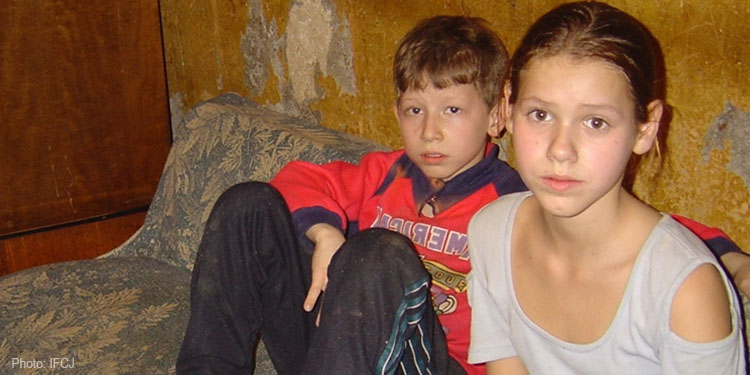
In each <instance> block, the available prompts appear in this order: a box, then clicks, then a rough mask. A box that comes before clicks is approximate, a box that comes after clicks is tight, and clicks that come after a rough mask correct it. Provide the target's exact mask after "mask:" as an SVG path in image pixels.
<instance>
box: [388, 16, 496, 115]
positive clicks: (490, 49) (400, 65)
mask: <svg viewBox="0 0 750 375" xmlns="http://www.w3.org/2000/svg"><path fill="white" fill-rule="evenodd" d="M507 65H508V52H507V50H506V48H505V45H504V44H503V42H502V41H501V40H500V38H499V37H498V36H497V34H496V33H495V32H494V31H492V30H491V29H490V28H489V27H488V26H487V21H485V20H484V19H482V18H479V17H464V16H436V17H432V18H428V19H425V20H422V21H420V22H419V24H417V26H416V27H414V28H413V29H412V30H411V31H409V32H408V33H407V34H406V35H405V36H404V38H403V39H402V40H401V42H400V43H399V46H398V49H397V50H396V57H395V59H394V62H393V81H394V84H395V86H396V93H397V97H398V98H400V97H401V94H403V93H404V92H405V91H407V90H409V89H417V90H422V89H424V88H425V87H426V86H427V85H428V84H429V83H432V85H434V86H435V87H436V88H439V89H442V88H445V87H448V86H451V85H456V84H473V85H474V86H475V87H476V88H477V91H479V93H480V94H481V95H482V98H483V99H484V101H485V103H487V105H488V106H489V107H490V108H492V107H494V106H495V105H496V104H497V103H498V101H499V99H500V90H501V85H502V81H503V77H504V75H505V70H506V67H507Z"/></svg>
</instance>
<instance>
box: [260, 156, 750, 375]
mask: <svg viewBox="0 0 750 375" xmlns="http://www.w3.org/2000/svg"><path fill="white" fill-rule="evenodd" d="M497 154H498V148H497V146H493V147H488V153H487V155H486V156H485V158H484V159H483V160H482V161H480V162H479V163H477V164H476V165H474V166H473V167H471V168H470V169H468V170H466V171H464V172H463V173H461V174H459V175H458V176H456V177H454V178H453V179H451V180H450V181H448V182H445V183H441V182H433V181H430V179H428V178H427V177H426V176H425V175H424V173H422V171H421V170H420V169H419V168H418V167H417V166H416V165H415V164H414V163H413V162H412V161H411V160H410V159H409V158H408V157H407V155H406V154H405V152H404V151H403V150H400V151H393V152H373V153H370V154H367V155H365V156H364V157H363V158H362V160H361V162H360V163H359V164H350V163H345V162H332V163H328V164H323V165H316V164H312V163H307V162H301V161H295V162H291V163H289V164H288V165H287V166H285V167H284V168H283V169H282V170H281V171H279V173H278V174H277V175H276V176H275V177H274V178H273V179H272V180H271V184H272V185H273V186H274V187H276V188H277V189H278V190H279V191H280V192H281V194H282V195H283V196H284V199H285V200H286V202H287V204H288V206H289V209H290V211H291V213H292V219H293V221H294V223H295V226H296V229H297V231H298V232H297V233H299V235H300V237H301V238H302V240H307V239H306V237H304V234H305V233H306V232H307V230H308V229H309V228H310V227H311V226H312V225H314V224H316V223H327V224H330V225H332V226H334V227H337V228H340V229H341V231H342V232H343V233H345V234H347V236H349V235H351V234H353V233H356V232H357V231H359V230H363V229H366V228H370V227H381V228H387V229H390V230H393V231H396V232H399V233H402V234H403V235H405V236H406V237H408V238H410V239H411V240H412V242H413V243H414V245H415V247H416V250H417V252H418V253H419V256H420V257H421V258H422V261H423V262H424V265H425V267H426V268H427V270H428V271H429V272H430V274H431V275H432V288H431V291H432V295H433V302H434V306H435V309H436V311H437V313H438V316H439V319H440V323H441V324H442V326H443V329H444V330H445V332H446V339H447V343H448V351H449V353H450V354H451V356H453V358H455V359H456V360H457V361H458V362H459V363H460V364H461V365H462V366H463V368H464V369H465V370H466V371H467V372H468V373H469V374H471V375H477V374H484V372H485V371H484V366H481V365H480V366H477V365H471V364H469V363H467V362H466V360H467V357H468V349H469V332H470V326H471V311H470V308H469V304H468V301H467V295H466V276H467V275H468V273H469V270H470V268H471V266H470V264H469V252H468V245H467V241H466V227H467V225H468V223H469V219H471V217H472V216H473V215H474V213H476V212H477V211H478V210H479V209H480V208H481V207H483V206H484V205H486V204H487V203H489V202H492V201H493V200H495V199H496V198H498V197H500V196H502V195H504V194H509V193H513V192H518V191H525V190H527V188H526V186H525V185H524V183H523V181H522V180H521V178H520V176H519V175H518V173H517V172H516V171H515V170H514V169H513V168H511V167H510V166H509V165H508V164H506V163H505V162H504V161H502V160H499V159H498V158H497ZM677 219H678V220H679V221H680V222H682V223H683V225H686V226H687V227H689V228H691V229H692V230H693V231H694V232H695V233H696V234H698V235H699V236H700V237H701V238H702V239H703V240H704V241H705V242H706V243H707V244H708V245H709V247H711V249H712V251H714V253H715V254H717V256H720V255H722V254H724V253H726V252H729V251H740V250H739V248H738V247H737V246H736V245H735V244H734V243H733V242H732V241H731V240H730V239H729V238H728V237H727V236H726V235H725V234H724V233H723V232H721V231H719V230H717V229H713V228H707V227H705V226H703V225H701V224H699V223H697V222H695V221H692V220H689V219H686V218H682V217H677Z"/></svg>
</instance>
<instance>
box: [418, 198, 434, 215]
mask: <svg viewBox="0 0 750 375" xmlns="http://www.w3.org/2000/svg"><path fill="white" fill-rule="evenodd" d="M435 201H437V194H432V195H430V196H429V197H428V198H427V199H425V201H424V204H422V209H420V210H419V214H420V215H422V216H424V217H429V218H433V217H435V206H433V204H434V203H435Z"/></svg>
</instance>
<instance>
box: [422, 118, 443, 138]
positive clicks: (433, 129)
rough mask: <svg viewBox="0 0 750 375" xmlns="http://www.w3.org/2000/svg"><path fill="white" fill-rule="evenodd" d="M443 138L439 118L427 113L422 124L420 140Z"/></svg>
mask: <svg viewBox="0 0 750 375" xmlns="http://www.w3.org/2000/svg"><path fill="white" fill-rule="evenodd" d="M442 138H443V134H442V130H441V128H440V120H439V119H438V118H437V116H434V115H430V114H427V115H426V116H425V118H424V123H423V124H422V140H424V141H436V140H440V139H442Z"/></svg>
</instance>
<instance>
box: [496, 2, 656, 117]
mask: <svg viewBox="0 0 750 375" xmlns="http://www.w3.org/2000/svg"><path fill="white" fill-rule="evenodd" d="M561 54H564V55H568V56H571V57H573V58H582V59H597V60H600V61H604V62H605V63H608V64H611V65H612V66H614V67H616V68H618V69H619V70H620V71H622V73H623V74H624V75H625V76H626V77H627V79H628V81H629V83H630V88H631V95H632V98H633V101H634V102H635V107H636V108H635V110H636V119H637V120H638V121H640V122H645V121H646V116H647V113H648V111H647V106H648V104H649V103H650V102H652V101H653V100H656V99H661V100H664V99H665V97H666V79H665V72H664V60H663V56H662V53H661V49H660V47H659V43H658V42H657V41H656V38H654V37H653V35H651V33H650V32H649V30H648V29H647V28H646V26H644V25H643V24H642V23H641V22H640V21H638V20H637V19H635V18H634V17H633V16H631V15H629V14H627V13H625V12H623V11H621V10H619V9H617V8H615V7H612V6H610V5H607V4H604V3H599V2H575V3H569V4H564V5H561V6H559V7H557V8H555V9H553V10H551V11H549V12H547V13H546V14H545V15H543V16H542V17H541V18H539V19H538V20H537V21H536V22H534V24H533V25H532V26H531V27H530V28H529V30H528V31H527V32H526V35H525V36H524V38H523V40H522V42H521V45H520V47H519V48H518V49H517V50H516V52H515V53H514V54H513V58H512V60H511V63H510V71H509V81H510V85H511V96H510V98H509V101H510V103H511V104H514V103H515V101H516V98H517V94H516V93H517V92H518V84H519V75H520V73H521V71H522V70H523V69H524V67H525V66H526V65H527V64H528V63H529V61H531V60H532V59H533V58H535V57H548V56H555V55H561ZM665 105H666V103H665Z"/></svg>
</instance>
